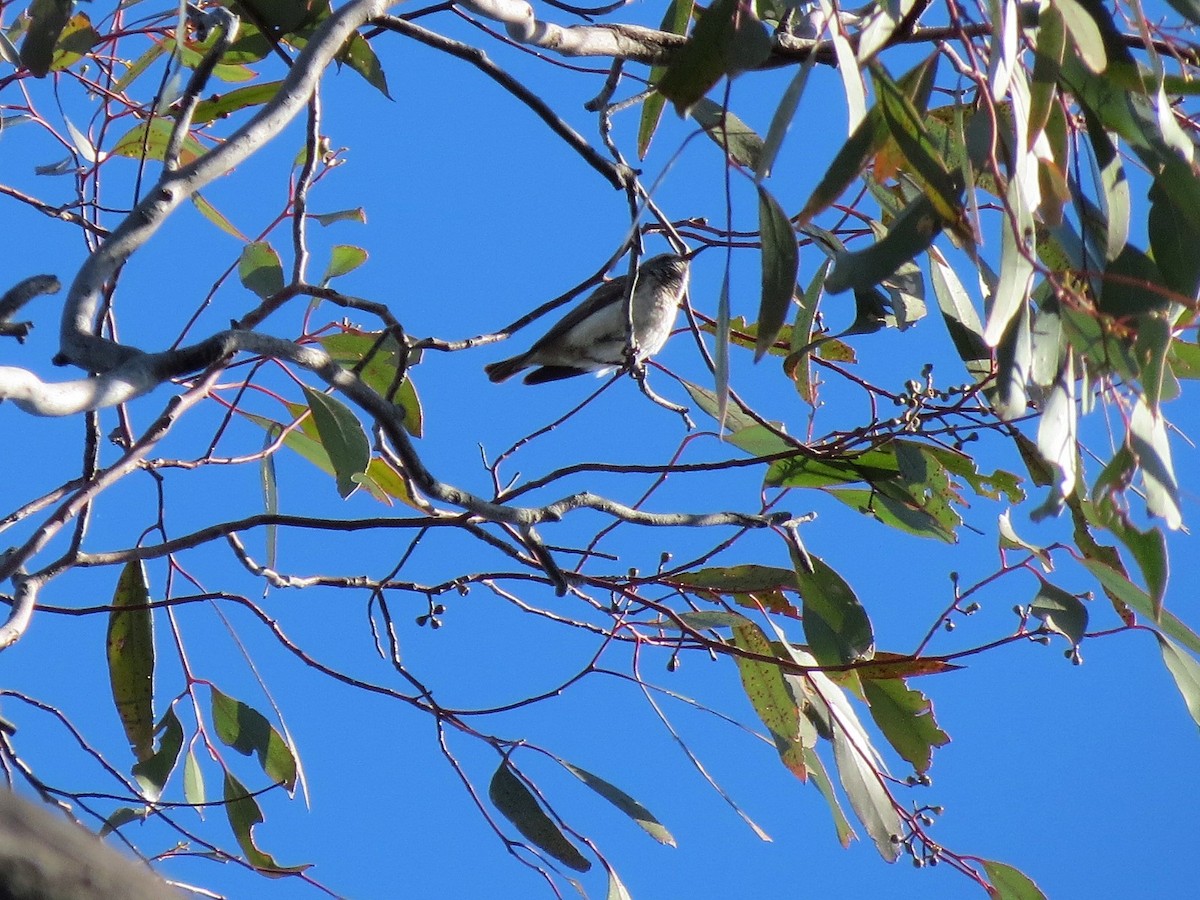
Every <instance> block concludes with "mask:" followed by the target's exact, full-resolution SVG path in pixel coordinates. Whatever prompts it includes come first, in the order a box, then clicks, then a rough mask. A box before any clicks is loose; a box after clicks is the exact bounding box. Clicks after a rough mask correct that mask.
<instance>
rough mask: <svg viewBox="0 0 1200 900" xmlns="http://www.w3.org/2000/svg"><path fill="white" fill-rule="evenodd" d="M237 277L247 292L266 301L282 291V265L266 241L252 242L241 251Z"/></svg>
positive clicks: (277, 255) (273, 249)
mask: <svg viewBox="0 0 1200 900" xmlns="http://www.w3.org/2000/svg"><path fill="white" fill-rule="evenodd" d="M238 277H239V278H241V280H242V284H243V285H245V286H246V288H247V289H248V290H251V291H253V292H254V293H255V294H257V295H258V296H259V297H261V298H262V299H263V300H267V299H269V298H271V297H273V296H274V295H275V294H278V293H279V292H280V291H282V290H283V263H282V262H280V260H279V254H278V253H276V252H275V248H274V247H272V246H271V245H270V244H268V243H267V242H266V241H254V242H253V243H250V244H247V245H246V246H245V247H244V248H243V249H242V256H241V259H239V260H238Z"/></svg>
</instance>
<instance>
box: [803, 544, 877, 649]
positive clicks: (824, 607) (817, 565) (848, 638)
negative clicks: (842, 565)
mask: <svg viewBox="0 0 1200 900" xmlns="http://www.w3.org/2000/svg"><path fill="white" fill-rule="evenodd" d="M796 578H797V580H798V581H799V583H800V596H801V597H802V598H803V600H804V606H803V617H804V636H805V637H806V638H807V639H808V643H809V646H810V648H811V650H812V655H813V656H814V657H816V660H817V662H818V663H820V664H821V665H825V666H831V665H840V664H843V663H852V662H859V661H861V660H864V659H870V658H871V657H872V656H873V655H874V653H875V633H874V630H873V629H872V628H871V620H870V618H869V617H868V616H867V611H866V609H865V608H864V607H863V605H862V603H861V602H860V601H859V599H858V597H857V596H856V595H855V593H854V590H853V589H852V588H851V587H850V585H849V584H847V583H846V581H845V579H843V578H842V576H841V575H839V574H838V573H837V572H835V571H834V570H833V569H832V568H831V567H830V566H829V565H828V563H826V562H825V561H824V560H822V559H820V558H818V557H815V556H810V557H808V558H807V559H806V560H803V561H798V562H797V565H796Z"/></svg>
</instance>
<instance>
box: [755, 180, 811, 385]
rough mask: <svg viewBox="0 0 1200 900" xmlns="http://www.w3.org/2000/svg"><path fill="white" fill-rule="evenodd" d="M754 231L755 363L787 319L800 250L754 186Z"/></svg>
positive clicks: (775, 208)
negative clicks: (758, 294) (757, 243)
mask: <svg viewBox="0 0 1200 900" xmlns="http://www.w3.org/2000/svg"><path fill="white" fill-rule="evenodd" d="M758 228H759V233H760V234H761V235H762V299H761V301H760V303H759V307H758V343H757V346H756V347H755V348H754V361H755V362H758V361H759V360H761V359H762V358H763V356H764V355H765V354H766V352H767V350H768V349H770V347H771V345H772V344H774V343H775V339H776V338H777V337H778V336H779V332H780V331H781V330H782V329H783V325H784V323H785V322H786V321H787V319H788V312H789V311H790V310H791V307H792V296H793V294H795V292H796V274H797V272H798V271H799V268H800V249H799V246H798V245H797V243H796V232H795V231H793V230H792V223H791V221H790V220H789V219H788V216H787V213H785V212H784V211H783V208H782V207H780V205H779V203H778V201H776V199H775V198H774V197H772V196H771V195H770V194H769V193H768V192H767V191H766V189H765V188H763V187H762V185H758Z"/></svg>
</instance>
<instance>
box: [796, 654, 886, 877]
mask: <svg viewBox="0 0 1200 900" xmlns="http://www.w3.org/2000/svg"><path fill="white" fill-rule="evenodd" d="M808 677H809V678H810V679H812V681H813V683H814V684H815V685H816V686H817V687H818V690H819V696H820V698H821V699H822V700H824V701H825V703H827V704H828V715H829V717H830V723H831V732H830V740H831V741H832V743H833V759H834V762H835V763H836V764H837V768H838V777H839V779H840V780H841V782H842V788H843V789H844V790H845V791H846V797H847V798H848V799H849V800H850V806H851V808H853V810H854V814H855V815H856V816H858V819H859V821H860V822H862V824H863V827H864V828H866V830H867V834H869V835H870V836H871V840H872V841H873V842H874V844H875V849H876V850H878V851H879V855H880V856H882V857H883V858H884V859H885V860H886V861H887V862H895V861H896V860H897V859H898V858H899V856H900V850H901V844H900V842H899V840H898V838H899V837H900V836H901V835H902V834H903V833H904V824H903V822H902V821H901V819H900V816H899V814H898V813H897V812H896V809H895V807H894V806H893V804H892V799H891V796H890V795H889V794H888V792H887V789H886V788H885V787H884V784H883V781H882V779H883V778H884V777H885V773H886V770H885V769H884V768H883V764H882V762H880V761H879V757H878V754H877V753H876V751H875V748H874V746H873V745H872V744H871V740H870V738H869V737H868V735H867V733H866V731H864V730H863V727H862V723H860V722H859V720H858V716H857V715H855V713H854V709H853V707H851V706H850V704H849V702H848V701H847V700H846V697H845V694H844V693H843V692H842V690H841V689H840V688H838V687H837V685H835V684H834V683H833V682H832V681H830V679H829V678H828V676H825V675H824V674H823V673H821V672H812V673H810V674H809V676H808Z"/></svg>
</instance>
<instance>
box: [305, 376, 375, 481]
mask: <svg viewBox="0 0 1200 900" xmlns="http://www.w3.org/2000/svg"><path fill="white" fill-rule="evenodd" d="M304 396H305V398H306V399H307V400H308V406H309V409H311V410H312V418H313V424H315V425H316V428H317V435H318V436H319V439H320V441H321V446H323V447H324V448H325V451H326V452H327V453H328V454H329V461H330V462H331V463H332V464H333V472H334V476H335V477H336V479H337V488H338V493H339V494H340V495H341V496H342V497H343V498H345V497H349V496H350V495H351V494H353V493H354V491H355V489H356V488H357V487H358V482H357V481H355V476H356V475H362V474H363V473H365V472H366V471H367V466H368V465H369V464H370V462H371V442H370V441H369V440H368V439H367V434H366V432H365V431H363V427H362V424H361V423H360V422H359V421H358V417H357V416H355V415H354V413H353V412H351V411H350V408H349V407H348V406H346V404H344V403H342V402H341V401H340V400H338V399H336V398H334V397H331V396H329V395H328V394H322V393H321V392H320V391H315V390H313V389H312V388H310V387H308V386H307V385H305V386H304Z"/></svg>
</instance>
